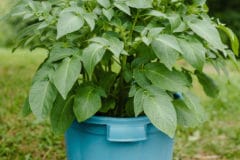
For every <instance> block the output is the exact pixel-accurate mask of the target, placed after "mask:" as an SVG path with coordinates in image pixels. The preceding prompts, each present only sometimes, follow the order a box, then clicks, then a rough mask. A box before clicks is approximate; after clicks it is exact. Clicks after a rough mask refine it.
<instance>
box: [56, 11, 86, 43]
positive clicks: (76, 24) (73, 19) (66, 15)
mask: <svg viewBox="0 0 240 160" xmlns="http://www.w3.org/2000/svg"><path fill="white" fill-rule="evenodd" d="M83 25H84V20H83V18H82V17H81V16H78V15H76V14H74V13H71V12H63V13H62V14H60V17H59V19H58V23H57V39H59V38H61V37H63V36H64V35H66V34H68V33H72V32H75V31H77V30H79V29H81V28H82V27H83Z"/></svg>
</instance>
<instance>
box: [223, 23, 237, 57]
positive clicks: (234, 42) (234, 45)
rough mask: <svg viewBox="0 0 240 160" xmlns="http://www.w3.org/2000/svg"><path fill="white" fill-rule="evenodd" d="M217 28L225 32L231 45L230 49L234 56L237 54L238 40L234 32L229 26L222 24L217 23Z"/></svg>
mask: <svg viewBox="0 0 240 160" xmlns="http://www.w3.org/2000/svg"><path fill="white" fill-rule="evenodd" d="M218 28H219V29H221V30H222V31H224V32H225V33H226V35H227V36H228V38H229V39H230V42H231V47H232V50H233V52H234V54H235V55H236V56H238V54H239V40H238V37H237V36H236V34H234V33H233V31H232V30H231V29H230V28H228V27H226V26H224V25H218Z"/></svg>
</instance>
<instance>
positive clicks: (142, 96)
mask: <svg viewBox="0 0 240 160" xmlns="http://www.w3.org/2000/svg"><path fill="white" fill-rule="evenodd" d="M206 8H207V7H206V5H205V1H200V2H199V1H183V0H175V1H170V0H165V1H160V0H130V1H126V0H122V1H118V0H97V1H77V0H72V1H64V0H59V1H57V2H56V1H43V2H40V1H32V0H30V1H29V0H22V1H21V2H20V3H19V4H18V5H17V6H16V8H15V9H13V13H12V14H13V15H18V16H19V15H20V16H23V17H24V21H25V22H27V23H28V24H29V26H28V27H27V28H24V29H22V32H21V33H20V34H19V38H18V39H19V46H31V48H32V49H34V48H36V47H42V48H45V49H47V50H48V51H49V54H48V57H47V58H46V60H45V61H44V62H43V64H42V65H41V66H40V67H39V70H38V71H37V73H36V76H35V77H34V79H33V83H32V85H33V86H32V89H31V91H30V95H29V103H30V108H31V109H32V111H33V113H34V114H35V115H36V116H37V117H38V118H39V119H41V118H44V117H46V116H47V115H49V114H50V113H51V115H52V117H53V118H52V124H53V125H54V126H53V128H54V130H56V131H64V129H65V128H67V126H69V124H70V123H71V121H72V120H73V118H70V119H69V121H64V118H63V117H62V113H65V112H66V114H69V115H68V116H70V117H72V116H71V115H72V112H71V107H69V104H70V102H69V101H71V100H70V99H72V97H74V101H73V112H74V115H75V117H76V119H77V120H78V121H79V122H81V121H84V120H86V119H88V118H90V117H91V116H93V115H95V114H100V115H108V116H117V117H126V116H134V113H135V116H138V115H140V114H146V115H147V116H148V117H149V119H150V120H151V121H152V123H153V124H154V125H155V126H156V127H157V128H159V129H160V130H162V131H163V132H164V133H166V134H167V135H169V136H170V137H173V136H174V134H175V130H176V127H177V123H179V124H180V125H184V126H192V125H193V124H194V125H196V123H198V122H202V121H203V117H204V116H203V114H204V112H202V107H201V105H200V103H199V101H198V100H197V98H196V97H195V96H194V95H193V94H189V90H190V89H191V86H192V77H194V76H196V75H195V74H197V76H198V78H199V81H200V83H201V84H202V85H203V88H204V89H205V91H206V92H207V95H210V96H215V95H216V94H217V92H216V91H217V89H215V88H216V86H215V84H214V83H212V81H211V80H210V79H209V78H208V77H207V76H205V74H204V73H203V70H202V69H203V67H204V64H205V63H206V62H209V61H210V62H219V61H222V60H223V59H224V58H229V57H231V58H232V59H234V58H233V55H234V54H233V52H232V51H231V49H232V50H233V51H234V52H235V51H236V48H238V43H237V41H236V40H235V39H233V38H231V48H229V47H228V46H227V45H226V44H224V43H223V42H222V40H221V37H220V34H219V31H218V30H217V26H219V25H220V23H218V22H215V21H213V20H212V19H211V18H210V17H209V16H208V15H207V9H206ZM225 34H226V36H229V37H232V36H234V34H233V32H230V29H229V30H227V32H225ZM235 54H236V55H237V54H238V53H237V52H235ZM179 60H182V61H186V63H189V64H190V65H192V67H191V68H190V69H189V68H186V67H185V66H184V65H182V63H178V61H179ZM215 64H218V63H215ZM219 68H220V67H219ZM205 81H207V82H209V83H207V84H206V83H205ZM203 82H204V83H203ZM210 82H211V83H210ZM134 88H135V89H134ZM209 89H214V90H211V91H210V90H209ZM175 92H182V93H183V95H184V98H183V100H182V101H183V102H181V104H180V103H178V102H176V103H175V102H173V101H174V96H173V94H174V93H175ZM37 93H38V94H37ZM135 93H136V94H135ZM59 95H61V96H62V97H60V98H59ZM56 97H57V98H56ZM61 98H62V99H61ZM59 101H62V106H59V105H58V104H59V103H60V102H59ZM108 101H109V102H108ZM71 103H72V102H71ZM104 105H105V106H104ZM137 105H139V106H137ZM58 107H59V108H58ZM133 109H134V112H133ZM200 111H201V112H200ZM58 114H59V116H60V117H59V118H60V120H59V121H60V122H59V123H58V122H56V117H57V115H58ZM190 115H191V116H190ZM54 117H55V118H54ZM193 119H195V121H194V123H190V122H191V121H193ZM177 120H178V121H179V122H177ZM195 122H196V123H195ZM64 123H66V124H64Z"/></svg>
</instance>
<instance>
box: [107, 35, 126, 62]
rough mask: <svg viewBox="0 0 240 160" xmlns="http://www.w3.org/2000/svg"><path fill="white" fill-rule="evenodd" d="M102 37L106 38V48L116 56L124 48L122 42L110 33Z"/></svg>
mask: <svg viewBox="0 0 240 160" xmlns="http://www.w3.org/2000/svg"><path fill="white" fill-rule="evenodd" d="M104 38H105V39H106V40H108V46H109V47H108V49H109V50H110V51H111V52H112V53H113V54H114V55H115V56H116V57H117V58H118V57H119V55H120V53H121V52H122V51H123V49H124V43H123V42H122V41H120V40H119V39H118V38H116V37H114V36H112V35H105V36H104Z"/></svg>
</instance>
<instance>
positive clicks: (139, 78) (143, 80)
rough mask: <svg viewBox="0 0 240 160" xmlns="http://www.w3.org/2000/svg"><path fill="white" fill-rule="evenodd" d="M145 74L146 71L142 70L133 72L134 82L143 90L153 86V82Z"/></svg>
mask: <svg viewBox="0 0 240 160" xmlns="http://www.w3.org/2000/svg"><path fill="white" fill-rule="evenodd" d="M144 73H145V72H144V70H140V69H135V70H134V71H133V77H134V80H135V81H136V82H137V84H138V85H139V86H141V87H142V88H144V87H146V86H148V85H151V82H150V81H149V80H148V79H147V77H146V76H145V74H144Z"/></svg>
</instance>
